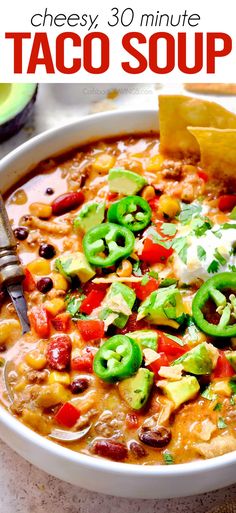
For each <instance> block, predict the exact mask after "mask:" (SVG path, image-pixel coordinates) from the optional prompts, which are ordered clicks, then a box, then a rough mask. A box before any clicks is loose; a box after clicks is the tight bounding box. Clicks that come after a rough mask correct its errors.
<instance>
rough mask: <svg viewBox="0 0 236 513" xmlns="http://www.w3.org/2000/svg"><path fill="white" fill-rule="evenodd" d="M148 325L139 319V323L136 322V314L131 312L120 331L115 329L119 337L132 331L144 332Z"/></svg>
mask: <svg viewBox="0 0 236 513" xmlns="http://www.w3.org/2000/svg"><path fill="white" fill-rule="evenodd" d="M147 327H148V324H147V323H146V321H144V319H141V320H140V321H137V313H136V312H133V313H132V314H131V315H130V316H129V318H128V321H127V323H126V325H125V327H124V328H122V329H117V330H116V331H117V333H119V334H121V335H125V334H126V333H131V332H132V331H138V330H144V329H145V328H146V329H147Z"/></svg>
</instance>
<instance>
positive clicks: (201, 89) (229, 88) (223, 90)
mask: <svg viewBox="0 0 236 513" xmlns="http://www.w3.org/2000/svg"><path fill="white" fill-rule="evenodd" d="M184 88H185V89H186V91H192V92H194V93H203V94H227V95H229V94H232V95H234V94H236V84H225V83H224V84H223V83H219V84H217V83H214V84H209V83H208V84H196V83H193V84H184Z"/></svg>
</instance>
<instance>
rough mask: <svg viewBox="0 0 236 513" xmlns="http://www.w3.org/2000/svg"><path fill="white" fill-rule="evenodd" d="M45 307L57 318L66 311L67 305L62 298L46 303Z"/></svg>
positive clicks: (55, 298)
mask: <svg viewBox="0 0 236 513" xmlns="http://www.w3.org/2000/svg"><path fill="white" fill-rule="evenodd" d="M44 307H45V308H46V310H47V311H48V312H49V313H50V314H52V315H53V316H54V317H55V316H56V315H57V314H58V313H60V312H62V311H63V310H65V303H64V301H63V299H62V298H60V297H54V298H53V299H51V300H50V301H45V303H44Z"/></svg>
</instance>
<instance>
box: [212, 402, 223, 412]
mask: <svg viewBox="0 0 236 513" xmlns="http://www.w3.org/2000/svg"><path fill="white" fill-rule="evenodd" d="M221 409H222V403H216V405H215V406H214V408H213V410H214V411H220V410H221Z"/></svg>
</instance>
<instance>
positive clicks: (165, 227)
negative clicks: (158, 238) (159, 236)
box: [161, 223, 177, 236]
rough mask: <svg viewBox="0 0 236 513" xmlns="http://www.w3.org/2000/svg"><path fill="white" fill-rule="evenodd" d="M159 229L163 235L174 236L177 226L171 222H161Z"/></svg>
mask: <svg viewBox="0 0 236 513" xmlns="http://www.w3.org/2000/svg"><path fill="white" fill-rule="evenodd" d="M161 231H162V233H163V234H164V235H170V236H174V235H175V234H176V232H177V226H176V224H173V223H163V224H162V225H161Z"/></svg>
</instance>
